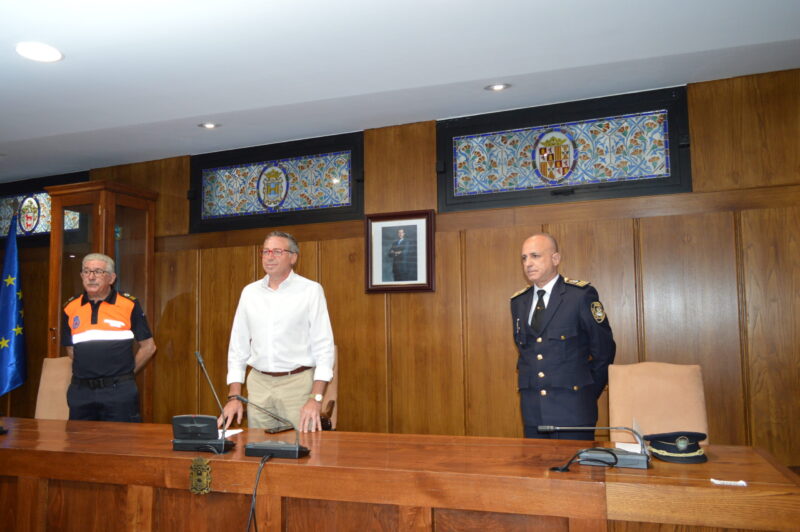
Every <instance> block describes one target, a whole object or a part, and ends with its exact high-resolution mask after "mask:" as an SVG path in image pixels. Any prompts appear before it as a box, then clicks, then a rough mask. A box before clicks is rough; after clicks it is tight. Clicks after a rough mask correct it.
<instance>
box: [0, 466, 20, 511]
mask: <svg viewBox="0 0 800 532" xmlns="http://www.w3.org/2000/svg"><path fill="white" fill-rule="evenodd" d="M17 482H18V480H17V478H16V477H4V476H0V501H3V504H0V523H14V522H15V521H16V517H15V516H16V515H17V513H18V511H19V510H18V509H17V492H18V490H17Z"/></svg>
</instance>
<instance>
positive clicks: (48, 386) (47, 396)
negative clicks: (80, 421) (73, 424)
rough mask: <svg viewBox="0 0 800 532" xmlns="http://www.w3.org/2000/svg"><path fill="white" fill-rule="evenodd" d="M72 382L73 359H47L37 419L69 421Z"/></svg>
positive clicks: (37, 397) (38, 402)
mask: <svg viewBox="0 0 800 532" xmlns="http://www.w3.org/2000/svg"><path fill="white" fill-rule="evenodd" d="M71 380H72V359H71V358H69V357H59V358H45V359H44V361H43V362H42V377H41V379H39V393H38V394H37V396H36V412H35V414H34V417H35V418H36V419H69V407H68V406H67V388H68V387H69V383H70V381H71Z"/></svg>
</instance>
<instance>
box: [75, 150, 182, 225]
mask: <svg viewBox="0 0 800 532" xmlns="http://www.w3.org/2000/svg"><path fill="white" fill-rule="evenodd" d="M189 172H190V165H189V156H188V155H184V156H180V157H172V158H169V159H161V160H158V161H147V162H142V163H134V164H123V165H119V166H109V167H107V168H96V169H94V170H90V171H89V179H90V180H92V181H99V180H105V179H108V180H111V181H119V182H121V183H127V184H129V185H135V186H140V187H143V188H146V189H148V190H152V191H153V192H157V193H158V200H156V236H167V235H183V234H186V233H188V232H189V200H188V199H186V191H187V190H189V185H190V183H189Z"/></svg>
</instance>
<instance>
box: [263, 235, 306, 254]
mask: <svg viewBox="0 0 800 532" xmlns="http://www.w3.org/2000/svg"><path fill="white" fill-rule="evenodd" d="M273 236H277V237H279V238H285V239H286V240H288V241H289V251H291V252H292V253H296V254H298V255H299V254H300V246H298V245H297V240H295V238H294V237H293V236H292V235H290V234H289V233H284V232H283V231H273V232H271V233H270V234H268V235H267V238H265V239H264V242H266V241H267V240H269V239H270V238H272V237H273Z"/></svg>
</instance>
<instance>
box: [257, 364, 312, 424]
mask: <svg viewBox="0 0 800 532" xmlns="http://www.w3.org/2000/svg"><path fill="white" fill-rule="evenodd" d="M313 384H314V369H313V368H312V369H309V370H306V371H303V372H301V373H297V374H295V375H286V376H284V377H272V376H271V375H264V374H263V373H261V372H260V371H257V370H255V369H250V373H249V374H248V375H247V399H248V400H249V401H250V402H252V403H254V404H257V405H258V406H260V407H262V408H266V409H267V410H269V411H270V412H274V413H276V414H278V415H279V416H281V417H285V418H286V419H288V420H289V421H291V422H292V424H294V426H295V427H298V426H300V409H301V408H303V405H304V404H306V401H308V396H309V394H310V393H311V386H312V385H313ZM247 425H248V426H249V427H250V428H262V429H267V428H270V427H277V426H279V425H283V423H281V422H279V421H277V420H275V419H273V418H271V417H270V416H269V415H267V414H265V413H263V412H261V411H259V410H258V409H256V408H253V407H252V406H250V407H248V408H247Z"/></svg>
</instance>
